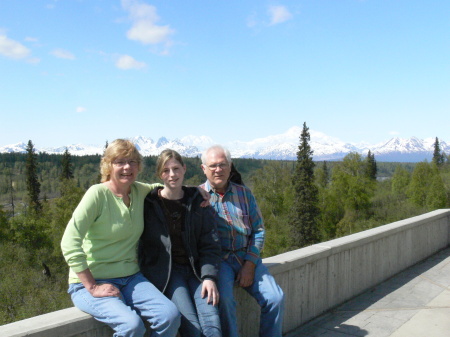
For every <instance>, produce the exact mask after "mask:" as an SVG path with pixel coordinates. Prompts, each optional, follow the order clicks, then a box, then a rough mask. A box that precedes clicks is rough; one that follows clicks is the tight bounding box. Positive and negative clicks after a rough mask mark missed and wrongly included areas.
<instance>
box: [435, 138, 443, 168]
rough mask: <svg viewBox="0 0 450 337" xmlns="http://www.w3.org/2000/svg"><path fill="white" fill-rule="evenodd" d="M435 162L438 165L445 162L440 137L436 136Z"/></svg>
mask: <svg viewBox="0 0 450 337" xmlns="http://www.w3.org/2000/svg"><path fill="white" fill-rule="evenodd" d="M433 163H435V164H436V165H437V166H438V167H440V166H442V164H444V155H443V154H442V153H441V147H440V146H439V139H438V137H436V141H435V142H434V151H433Z"/></svg>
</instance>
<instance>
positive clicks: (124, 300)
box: [68, 273, 180, 337]
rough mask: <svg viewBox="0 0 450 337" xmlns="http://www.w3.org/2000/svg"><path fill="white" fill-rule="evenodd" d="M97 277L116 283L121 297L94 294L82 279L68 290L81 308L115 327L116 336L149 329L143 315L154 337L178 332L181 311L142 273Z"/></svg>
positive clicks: (133, 335) (135, 334) (128, 336)
mask: <svg viewBox="0 0 450 337" xmlns="http://www.w3.org/2000/svg"><path fill="white" fill-rule="evenodd" d="M96 281H97V283H110V284H113V285H114V286H115V287H117V288H118V289H119V290H120V293H121V297H120V298H119V297H115V296H108V297H93V296H92V295H91V294H90V293H89V292H88V291H87V290H86V288H85V287H84V286H83V284H82V283H72V284H70V286H69V291H68V293H69V294H70V295H71V297H72V301H73V303H74V304H75V306H76V307H77V308H78V309H80V310H82V311H84V312H86V313H88V314H90V315H92V316H93V317H94V318H95V319H96V320H98V321H100V322H103V323H105V324H107V325H109V326H110V327H111V328H112V329H114V331H115V333H114V335H113V336H114V337H119V336H120V337H142V336H144V333H145V331H146V329H145V325H144V323H143V322H142V319H141V317H142V318H144V319H145V320H147V321H148V322H149V323H150V328H151V329H152V334H151V336H152V337H156V336H164V337H166V336H167V337H174V336H176V334H177V330H178V327H179V326H180V313H179V312H178V310H177V308H176V306H175V305H174V304H173V303H172V302H171V301H170V300H169V299H168V298H167V297H165V296H164V295H163V294H162V293H161V292H160V291H159V290H158V289H156V287H155V286H154V285H153V284H151V283H150V282H149V281H148V280H147V279H146V278H145V277H144V276H143V275H142V274H141V273H137V274H134V275H131V276H127V277H120V278H113V279H97V280H96ZM140 316H141V317H140Z"/></svg>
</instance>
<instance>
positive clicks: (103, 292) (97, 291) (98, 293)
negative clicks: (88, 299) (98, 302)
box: [77, 269, 120, 297]
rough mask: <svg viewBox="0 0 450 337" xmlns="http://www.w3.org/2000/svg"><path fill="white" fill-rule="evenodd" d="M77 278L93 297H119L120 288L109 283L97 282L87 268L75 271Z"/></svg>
mask: <svg viewBox="0 0 450 337" xmlns="http://www.w3.org/2000/svg"><path fill="white" fill-rule="evenodd" d="M77 276H78V278H79V279H80V281H81V283H83V285H84V287H85V288H86V289H87V291H89V293H90V294H91V295H92V296H94V297H107V296H116V297H120V290H119V289H117V287H115V286H113V285H112V284H110V283H97V281H95V279H94V276H92V273H91V271H90V270H89V269H85V270H83V271H81V272H79V273H77Z"/></svg>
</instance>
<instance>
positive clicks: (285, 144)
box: [0, 126, 450, 162]
mask: <svg viewBox="0 0 450 337" xmlns="http://www.w3.org/2000/svg"><path fill="white" fill-rule="evenodd" d="M301 131H302V128H300V127H298V126H293V127H291V128H290V129H288V130H287V131H286V132H285V133H282V134H278V135H269V136H267V137H264V138H257V139H254V140H251V141H249V142H243V141H239V140H237V141H232V142H229V143H226V144H223V145H224V146H226V147H227V148H228V149H229V150H230V152H231V154H232V157H233V158H254V159H272V160H295V159H296V158H297V155H296V153H297V150H298V143H299V137H300V134H301ZM310 136H311V140H310V146H311V149H312V150H313V159H314V160H316V161H323V160H341V159H342V158H343V157H345V156H346V155H347V154H349V153H350V152H357V153H360V154H361V155H364V156H365V155H366V154H367V152H368V151H369V150H370V151H371V152H372V153H373V154H374V155H375V159H376V160H377V161H391V162H418V161H423V160H431V159H432V157H433V150H434V142H435V138H427V139H419V138H417V137H414V136H413V137H411V138H399V137H394V138H391V139H389V140H387V141H385V142H381V143H378V144H375V145H369V144H364V143H361V144H360V145H358V144H352V143H345V142H343V141H341V140H340V139H337V138H333V137H330V136H327V135H325V134H324V133H322V132H319V131H315V130H310ZM128 139H130V140H131V141H132V142H133V143H135V144H136V147H137V148H138V150H139V151H140V152H141V154H142V155H144V156H148V155H159V153H161V151H162V150H164V149H166V148H171V149H174V150H176V151H178V152H179V153H180V154H181V155H183V156H186V157H196V156H200V155H201V153H202V151H203V150H204V149H205V148H207V147H208V146H211V145H213V144H215V142H214V141H213V139H212V138H210V137H207V136H194V135H188V136H185V137H182V138H176V139H172V140H170V139H168V138H166V137H160V138H159V139H158V140H156V141H154V140H153V139H152V138H150V137H144V136H136V137H131V138H128ZM439 145H440V149H441V151H443V152H445V153H450V146H449V145H447V143H446V142H445V141H443V140H441V139H439ZM26 146H27V144H26V143H24V142H21V143H17V144H12V145H5V146H0V153H12V152H22V153H23V152H25V151H26ZM35 147H36V146H35ZM66 148H67V149H68V150H69V152H70V153H71V154H72V155H77V156H82V155H95V154H102V153H103V150H104V145H102V146H100V145H84V144H71V145H67V146H59V147H51V148H39V147H36V151H37V152H46V153H50V154H52V153H56V154H62V153H63V152H64V151H65V149H66Z"/></svg>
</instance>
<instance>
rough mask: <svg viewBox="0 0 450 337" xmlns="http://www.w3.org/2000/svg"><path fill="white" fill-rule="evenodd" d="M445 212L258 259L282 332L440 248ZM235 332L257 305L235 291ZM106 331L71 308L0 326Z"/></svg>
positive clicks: (27, 330) (448, 213) (446, 232)
mask: <svg viewBox="0 0 450 337" xmlns="http://www.w3.org/2000/svg"><path fill="white" fill-rule="evenodd" d="M449 243H450V210H448V209H446V210H437V211H434V212H430V213H427V214H423V215H420V216H417V217H413V218H410V219H406V220H402V221H398V222H394V223H391V224H388V225H384V226H380V227H377V228H374V229H370V230H367V231H364V232H360V233H356V234H353V235H349V236H346V237H342V238H339V239H335V240H331V241H327V242H322V243H320V244H316V245H313V246H310V247H306V248H302V249H298V250H295V251H291V252H288V253H284V254H280V255H277V256H272V257H270V258H266V259H264V263H265V264H266V265H267V266H268V267H269V269H270V271H271V273H272V274H273V275H274V276H275V278H276V279H277V281H278V283H279V284H280V286H281V287H282V288H283V290H284V292H285V295H286V296H285V297H286V303H285V316H284V324H283V331H284V333H287V332H289V331H292V330H295V329H296V328H298V327H299V326H301V325H302V324H304V323H306V322H307V321H309V320H311V319H313V318H315V317H317V316H319V315H321V314H322V313H324V312H326V311H328V310H330V309H332V308H333V307H336V306H337V305H339V304H341V303H343V302H345V301H347V300H349V299H351V298H352V297H355V296H356V295H358V294H360V293H361V292H363V291H365V290H367V289H368V288H370V287H373V286H375V285H377V284H378V283H380V282H382V281H384V280H386V279H388V278H390V277H391V276H393V275H395V274H397V273H399V272H400V271H402V270H404V269H406V268H408V267H409V266H412V265H414V264H416V263H417V262H419V261H421V260H423V259H425V258H426V257H428V256H430V255H433V254H434V253H436V252H437V251H439V250H441V249H443V248H446V247H447V246H449ZM236 295H237V299H238V317H239V328H240V331H241V336H243V337H253V336H257V335H258V324H259V308H258V306H257V304H256V302H255V301H254V300H253V299H252V298H251V297H250V296H249V295H248V294H247V293H246V292H245V291H243V290H242V289H236ZM111 335H112V330H110V329H109V328H108V327H106V326H104V325H103V324H101V323H98V322H96V321H95V320H94V319H93V318H92V317H90V316H89V315H87V314H84V313H82V312H80V311H79V310H78V309H76V308H69V309H64V310H60V311H56V312H52V313H49V314H45V315H41V316H37V317H33V318H30V319H26V320H23V321H18V322H15V323H11V324H7V325H3V326H0V336H2V337H6V336H8V337H12V336H14V337H19V336H30V337H37V336H39V337H41V336H45V337H69V336H77V337H91V336H96V337H102V336H111Z"/></svg>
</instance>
